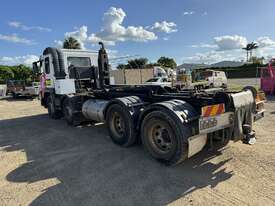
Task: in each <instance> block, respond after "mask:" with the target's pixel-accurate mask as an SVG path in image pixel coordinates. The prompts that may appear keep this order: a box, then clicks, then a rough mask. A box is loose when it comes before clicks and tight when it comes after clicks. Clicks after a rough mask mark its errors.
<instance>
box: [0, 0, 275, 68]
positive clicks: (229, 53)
mask: <svg viewBox="0 0 275 206" xmlns="http://www.w3.org/2000/svg"><path fill="white" fill-rule="evenodd" d="M274 8H275V1H274V0H262V1H259V0H242V1H240V0H230V1H229V0H169V1H165V0H150V1H148V0H147V1H145V0H138V1H137V0H136V1H134V0H128V1H126V0H120V1H114V0H113V1H103V0H102V1H100V0H94V1H91V0H79V1H70V0H66V1H53V0H48V1H46V2H41V1H39V2H38V1H35V0H28V1H22V0H9V1H4V2H2V5H1V13H0V63H1V64H17V63H25V64H29V63H30V62H31V61H33V60H34V59H36V58H37V57H38V56H39V55H40V54H41V53H42V51H43V49H44V48H45V47H48V46H58V45H59V44H60V41H62V40H63V39H64V38H65V37H66V36H75V37H76V38H78V39H79V41H80V42H81V43H82V45H83V47H85V48H86V49H92V50H95V49H96V50H97V49H98V46H97V45H96V42H97V41H98V40H101V41H104V42H106V44H107V46H106V47H107V48H108V49H109V50H110V56H111V57H112V58H114V57H120V56H125V55H139V56H142V57H147V58H148V59H150V61H155V60H157V59H158V58H159V57H160V56H169V57H173V58H175V59H176V61H177V63H178V64H180V63H182V62H194V63H202V62H203V63H213V62H218V61H221V60H243V59H245V52H244V51H242V50H241V48H242V47H243V46H244V45H245V44H246V43H247V42H251V41H257V42H258V44H259V46H260V48H259V49H258V51H256V53H255V54H257V55H259V56H265V57H270V56H275V49H274V48H275V26H274V20H275V12H274Z"/></svg>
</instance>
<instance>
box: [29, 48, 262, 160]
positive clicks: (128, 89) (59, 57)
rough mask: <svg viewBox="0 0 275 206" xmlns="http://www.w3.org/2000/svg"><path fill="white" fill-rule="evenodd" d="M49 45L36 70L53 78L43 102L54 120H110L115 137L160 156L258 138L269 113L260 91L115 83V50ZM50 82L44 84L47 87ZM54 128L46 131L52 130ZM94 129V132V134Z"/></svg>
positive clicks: (179, 155) (123, 143)
mask: <svg viewBox="0 0 275 206" xmlns="http://www.w3.org/2000/svg"><path fill="white" fill-rule="evenodd" d="M100 45H101V49H100V50H99V51H98V53H97V52H88V51H80V50H64V49H61V50H60V49H56V48H50V47H49V48H46V49H45V50H44V52H43V55H42V56H41V58H40V60H39V61H38V62H34V63H33V69H34V71H35V72H36V73H41V75H43V76H44V77H45V78H46V79H45V81H43V82H45V85H44V86H45V87H41V88H44V89H43V93H42V94H43V95H42V98H41V104H42V105H43V106H44V107H46V108H48V113H49V117H50V118H53V119H58V118H62V117H64V118H65V120H66V121H67V123H68V124H70V125H77V124H80V123H81V122H83V121H95V122H104V123H105V124H106V126H107V128H108V131H109V135H110V138H111V139H112V141H113V142H114V143H115V144H117V145H120V146H123V147H129V146H131V145H133V144H135V143H136V142H141V143H142V144H143V146H144V148H145V150H146V151H147V152H148V153H149V154H150V155H151V156H152V157H154V158H155V159H157V160H159V161H161V162H162V163H165V164H168V165H174V164H178V163H180V162H182V161H183V160H185V159H187V158H189V157H191V156H193V155H194V154H196V153H198V152H199V151H200V150H202V148H204V147H205V146H206V145H209V144H210V145H212V144H214V143H213V142H214V140H215V142H219V143H220V144H223V145H225V144H227V143H228V142H229V140H234V141H237V140H242V141H243V142H245V143H253V142H254V140H255V132H254V131H253V130H252V125H253V122H254V120H253V119H255V120H256V119H259V118H261V117H263V114H264V113H263V111H264V110H263V104H264V103H263V102H261V104H257V98H256V96H257V91H255V90H254V89H253V88H246V89H244V90H243V91H240V92H237V93H231V92H226V91H219V92H214V91H212V92H211V93H208V92H207V91H197V90H188V91H178V90H176V89H174V88H169V87H168V88H165V87H161V86H159V85H110V80H109V76H110V75H109V63H108V55H107V52H106V50H105V48H104V45H103V44H102V43H100ZM42 86H43V85H42ZM45 129H46V128H45ZM91 132H92V131H91Z"/></svg>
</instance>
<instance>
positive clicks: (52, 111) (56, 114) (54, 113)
mask: <svg viewBox="0 0 275 206" xmlns="http://www.w3.org/2000/svg"><path fill="white" fill-rule="evenodd" d="M47 108H48V114H49V117H50V118H51V119H60V118H61V117H62V113H61V111H59V110H57V109H56V107H55V103H54V100H53V98H52V97H48V99H47Z"/></svg>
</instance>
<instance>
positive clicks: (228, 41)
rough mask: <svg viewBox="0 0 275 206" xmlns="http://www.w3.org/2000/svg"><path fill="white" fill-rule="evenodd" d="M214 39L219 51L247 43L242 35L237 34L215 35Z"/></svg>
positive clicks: (239, 47)
mask: <svg viewBox="0 0 275 206" xmlns="http://www.w3.org/2000/svg"><path fill="white" fill-rule="evenodd" d="M214 41H215V43H216V44H217V46H218V49H219V50H221V51H223V50H233V49H241V48H243V47H245V46H246V44H247V39H246V38H245V37H243V36H238V35H233V36H230V35H226V36H219V37H215V38H214Z"/></svg>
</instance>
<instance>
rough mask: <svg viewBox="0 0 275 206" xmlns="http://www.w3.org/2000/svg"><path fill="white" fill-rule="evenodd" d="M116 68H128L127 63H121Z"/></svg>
mask: <svg viewBox="0 0 275 206" xmlns="http://www.w3.org/2000/svg"><path fill="white" fill-rule="evenodd" d="M116 68H117V69H126V68H127V65H126V64H119V65H117V67H116Z"/></svg>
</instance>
